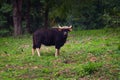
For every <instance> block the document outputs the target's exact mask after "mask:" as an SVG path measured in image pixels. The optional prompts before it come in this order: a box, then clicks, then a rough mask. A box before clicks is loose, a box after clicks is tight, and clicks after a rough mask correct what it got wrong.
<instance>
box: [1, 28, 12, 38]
mask: <svg viewBox="0 0 120 80" xmlns="http://www.w3.org/2000/svg"><path fill="white" fill-rule="evenodd" d="M9 32H10V31H9V30H7V29H2V30H0V36H2V37H3V36H9V35H10V34H9Z"/></svg>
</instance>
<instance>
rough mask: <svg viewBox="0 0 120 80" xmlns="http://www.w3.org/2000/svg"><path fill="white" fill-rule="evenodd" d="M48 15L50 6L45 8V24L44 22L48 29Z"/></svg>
mask: <svg viewBox="0 0 120 80" xmlns="http://www.w3.org/2000/svg"><path fill="white" fill-rule="evenodd" d="M48 14H49V7H48V4H46V6H45V22H44V27H46V28H47V27H48V26H49V24H48Z"/></svg>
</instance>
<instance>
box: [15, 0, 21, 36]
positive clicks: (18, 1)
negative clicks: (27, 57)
mask: <svg viewBox="0 0 120 80" xmlns="http://www.w3.org/2000/svg"><path fill="white" fill-rule="evenodd" d="M21 9H22V0H13V24H14V36H15V37H16V36H18V35H21V33H22V30H21V28H22V27H21V17H22V16H21Z"/></svg>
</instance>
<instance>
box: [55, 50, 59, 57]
mask: <svg viewBox="0 0 120 80" xmlns="http://www.w3.org/2000/svg"><path fill="white" fill-rule="evenodd" d="M58 55H59V49H56V52H55V57H57V56H58Z"/></svg>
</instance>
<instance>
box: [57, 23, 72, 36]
mask: <svg viewBox="0 0 120 80" xmlns="http://www.w3.org/2000/svg"><path fill="white" fill-rule="evenodd" d="M59 31H62V32H63V34H64V35H67V34H68V32H70V31H72V25H70V26H63V27H61V26H59Z"/></svg>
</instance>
